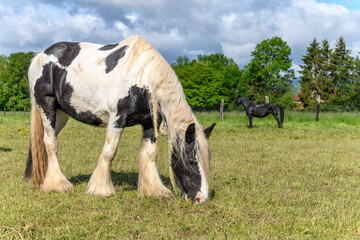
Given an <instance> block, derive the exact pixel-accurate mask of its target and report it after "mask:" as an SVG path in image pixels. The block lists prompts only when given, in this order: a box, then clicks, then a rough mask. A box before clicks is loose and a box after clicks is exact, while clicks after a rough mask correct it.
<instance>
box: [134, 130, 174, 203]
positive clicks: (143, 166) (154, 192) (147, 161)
mask: <svg viewBox="0 0 360 240" xmlns="http://www.w3.org/2000/svg"><path fill="white" fill-rule="evenodd" d="M156 141H157V139H156V137H155V134H154V128H153V126H152V124H148V126H143V144H144V145H143V147H142V149H141V152H140V159H139V163H140V167H139V179H138V187H139V191H140V193H142V194H145V195H147V196H158V197H171V196H172V193H171V191H170V190H169V189H168V188H166V187H165V186H164V185H163V183H162V181H161V179H160V176H159V173H158V170H157V168H156V155H157V144H156Z"/></svg>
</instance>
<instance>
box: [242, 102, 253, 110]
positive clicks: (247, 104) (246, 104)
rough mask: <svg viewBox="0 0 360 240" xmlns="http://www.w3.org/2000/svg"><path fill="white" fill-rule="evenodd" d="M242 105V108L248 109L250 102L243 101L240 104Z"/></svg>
mask: <svg viewBox="0 0 360 240" xmlns="http://www.w3.org/2000/svg"><path fill="white" fill-rule="evenodd" d="M241 103H242V105H243V106H244V108H245V109H246V108H248V107H249V106H250V104H251V103H252V102H251V101H250V100H245V101H242V102H241Z"/></svg>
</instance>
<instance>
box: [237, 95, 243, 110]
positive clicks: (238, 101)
mask: <svg viewBox="0 0 360 240" xmlns="http://www.w3.org/2000/svg"><path fill="white" fill-rule="evenodd" d="M244 99H245V98H244V97H242V96H240V95H239V96H237V98H236V100H235V102H234V108H236V107H237V106H239V105H240V104H241V103H242V101H243V100H244Z"/></svg>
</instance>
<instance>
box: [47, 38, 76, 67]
mask: <svg viewBox="0 0 360 240" xmlns="http://www.w3.org/2000/svg"><path fill="white" fill-rule="evenodd" d="M80 49H81V48H80V44H79V43H77V42H76V43H75V42H59V43H55V44H54V45H52V46H51V47H49V48H48V49H46V50H45V51H44V53H45V54H47V55H54V56H55V57H56V58H57V59H59V63H60V64H61V65H62V66H64V67H68V66H70V64H71V63H72V61H73V60H74V59H75V58H76V57H77V55H78V54H79V52H80Z"/></svg>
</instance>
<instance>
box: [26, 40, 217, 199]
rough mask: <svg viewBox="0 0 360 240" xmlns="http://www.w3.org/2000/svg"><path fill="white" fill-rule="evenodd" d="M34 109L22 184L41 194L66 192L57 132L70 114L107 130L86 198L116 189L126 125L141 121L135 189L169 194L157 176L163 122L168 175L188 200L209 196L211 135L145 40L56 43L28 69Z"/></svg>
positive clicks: (66, 184)
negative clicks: (113, 173) (114, 169)
mask: <svg viewBox="0 0 360 240" xmlns="http://www.w3.org/2000/svg"><path fill="white" fill-rule="evenodd" d="M29 87H30V98H31V104H32V110H31V140H30V145H29V153H28V159H27V163H26V169H25V174H24V175H25V176H24V177H25V179H29V180H30V182H31V184H32V185H33V186H35V187H38V188H40V189H42V190H44V191H51V190H57V191H60V192H64V191H67V190H69V189H72V188H73V186H72V184H71V183H70V182H69V181H68V180H67V179H66V177H65V176H64V175H63V173H62V172H61V170H60V167H59V163H58V159H57V154H56V152H57V138H56V137H57V135H58V134H59V132H60V131H61V129H62V128H63V127H64V126H65V124H66V122H67V120H68V118H69V116H71V117H72V118H74V119H76V120H78V121H80V122H83V123H87V124H90V125H95V126H101V127H106V128H107V130H106V140H105V145H104V147H103V150H102V153H101V155H100V157H99V160H98V164H97V167H96V168H95V170H94V172H93V173H92V175H91V178H90V180H89V183H88V191H87V192H88V193H89V194H92V195H98V196H105V197H106V196H109V195H111V194H113V193H114V192H115V190H114V186H113V184H112V181H111V177H110V167H111V163H112V160H113V158H114V156H115V154H116V150H117V146H118V143H119V139H120V136H121V134H122V132H123V131H124V128H125V127H130V126H133V125H136V124H140V125H141V126H142V128H143V147H142V150H141V152H140V160H139V161H140V169H139V178H138V188H139V191H140V192H141V193H144V194H145V195H153V196H161V197H169V196H172V193H171V191H170V190H169V189H168V188H166V187H165V186H164V185H163V183H162V181H161V179H160V177H159V174H158V171H157V168H156V164H155V159H156V155H157V143H156V141H157V129H158V127H159V124H160V122H161V120H162V118H163V119H164V121H166V123H167V126H168V134H169V147H170V150H169V151H170V154H169V155H170V156H171V157H170V158H171V160H170V161H171V164H170V165H171V167H170V177H171V180H172V181H171V182H172V184H173V185H174V182H175V181H174V174H175V176H176V178H177V180H178V183H179V185H180V188H181V189H182V192H183V194H184V196H185V197H186V198H187V199H191V200H192V201H193V202H194V203H202V202H204V201H205V200H206V199H207V198H208V197H209V186H210V185H209V184H210V183H209V180H210V166H209V159H210V153H209V147H208V143H207V138H208V137H209V135H210V133H211V131H212V129H213V128H214V125H215V124H213V125H212V126H210V127H209V128H208V129H205V130H203V129H202V127H201V125H200V124H199V122H198V120H197V119H196V118H195V116H194V114H193V113H192V111H191V108H190V107H189V105H188V103H187V101H186V99H185V95H184V92H183V89H182V86H181V84H180V82H179V80H178V78H177V76H176V74H175V72H174V71H173V69H172V68H171V67H170V66H169V64H168V63H167V62H166V61H165V59H164V58H163V57H162V56H161V55H160V53H159V52H158V51H157V50H156V49H154V47H152V46H151V45H150V44H149V43H148V42H146V41H145V40H144V39H142V38H141V37H139V36H132V37H130V38H128V39H126V40H124V41H123V42H121V43H119V44H113V45H99V44H92V43H85V42H80V43H76V42H59V43H56V44H54V45H52V46H51V47H49V48H48V49H46V50H45V51H44V52H42V53H40V54H38V55H37V56H36V57H35V58H34V59H33V61H32V63H31V65H30V68H29Z"/></svg>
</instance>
